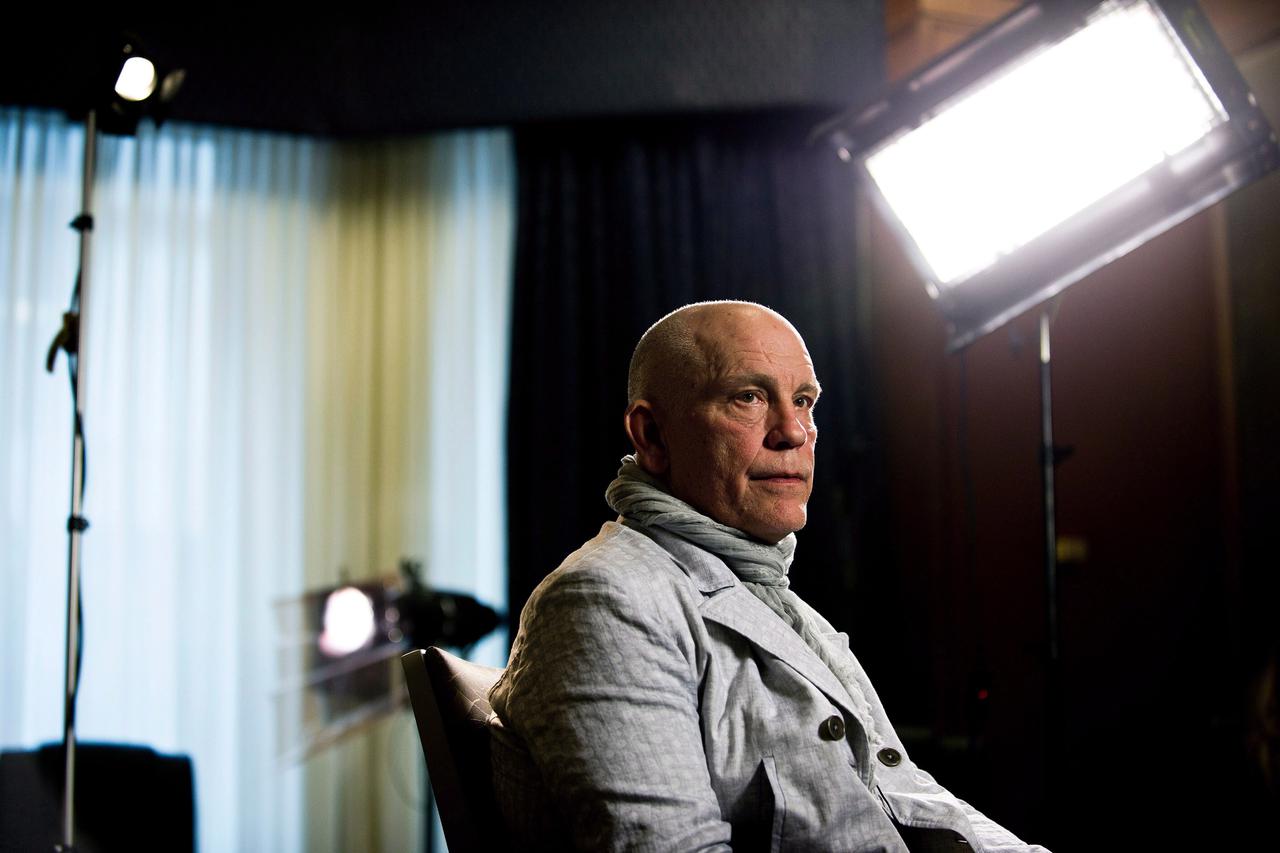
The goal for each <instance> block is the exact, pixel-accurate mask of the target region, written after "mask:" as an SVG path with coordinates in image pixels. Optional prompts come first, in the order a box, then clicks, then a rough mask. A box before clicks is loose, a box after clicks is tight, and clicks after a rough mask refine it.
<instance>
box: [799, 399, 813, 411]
mask: <svg viewBox="0 0 1280 853" xmlns="http://www.w3.org/2000/svg"><path fill="white" fill-rule="evenodd" d="M795 404H796V408H798V409H812V408H813V398H812V397H796V400H795Z"/></svg>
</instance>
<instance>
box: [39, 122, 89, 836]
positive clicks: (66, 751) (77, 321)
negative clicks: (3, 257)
mask: <svg viewBox="0 0 1280 853" xmlns="http://www.w3.org/2000/svg"><path fill="white" fill-rule="evenodd" d="M97 140H98V124H97V112H96V111H95V110H89V112H88V113H87V114H86V115H85V119H84V166H83V170H82V176H81V178H82V184H81V189H80V213H79V215H78V216H76V218H75V219H74V220H72V222H71V227H72V228H74V229H76V231H77V232H78V233H79V235H80V238H79V240H80V253H79V256H80V261H79V263H80V269H79V271H78V272H77V273H76V285H75V293H74V295H73V297H72V304H71V310H70V311H68V312H67V313H66V314H64V315H63V321H62V330H61V331H60V332H59V333H58V336H57V338H56V339H55V340H54V343H53V346H52V347H51V348H50V351H49V360H48V367H49V368H50V369H52V367H53V361H54V358H55V357H56V356H57V350H58V349H59V348H61V349H64V350H66V353H67V359H68V365H69V369H70V373H71V406H72V413H71V418H72V421H71V512H70V514H69V515H68V516H67V631H66V669H65V672H66V680H65V682H64V684H63V687H64V693H63V700H62V756H63V778H64V784H63V788H62V834H61V839H62V841H61V843H60V844H58V845H57V847H56V848H55V849H57V850H59V851H64V853H70V851H74V850H75V779H76V775H75V771H76V696H77V694H78V692H79V689H80V643H81V637H80V627H81V626H80V539H81V534H83V533H84V531H85V530H86V529H88V527H89V522H88V520H87V519H86V518H85V517H84V515H83V514H82V513H83V502H84V476H85V470H84V463H85V449H84V410H83V405H82V403H81V392H82V390H83V388H84V361H83V355H82V353H81V351H80V342H81V341H82V340H83V333H84V329H85V323H84V310H85V305H86V304H87V299H88V293H89V248H90V238H91V237H92V235H93V212H92V211H93V180H94V167H95V165H96V162H97Z"/></svg>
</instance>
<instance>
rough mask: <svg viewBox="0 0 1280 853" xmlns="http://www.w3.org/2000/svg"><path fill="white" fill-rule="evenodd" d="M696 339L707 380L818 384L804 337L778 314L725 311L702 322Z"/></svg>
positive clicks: (695, 335)
mask: <svg viewBox="0 0 1280 853" xmlns="http://www.w3.org/2000/svg"><path fill="white" fill-rule="evenodd" d="M694 341H695V343H696V345H697V349H698V350H699V352H700V353H701V355H702V364H701V365H698V367H700V368H701V371H700V372H701V373H702V374H703V376H702V378H703V379H704V380H706V381H719V380H724V379H727V378H730V377H735V376H741V377H744V378H745V377H756V378H762V377H770V378H772V379H774V381H780V382H784V383H793V384H797V385H799V384H810V385H813V386H816V385H817V378H816V376H815V375H814V371H813V361H812V359H811V358H810V357H809V351H808V349H807V348H806V347H805V345H804V340H803V339H802V338H801V337H800V335H799V333H798V332H796V331H795V329H794V328H793V327H792V326H791V324H790V323H788V322H786V321H785V320H784V319H782V318H781V317H779V316H777V315H774V314H771V313H765V312H763V311H759V312H745V311H742V312H732V313H729V312H726V314H724V315H722V316H720V317H715V318H712V321H711V322H707V323H705V324H701V325H700V327H699V328H697V329H696V330H695V332H694ZM690 367H693V366H692V365H690Z"/></svg>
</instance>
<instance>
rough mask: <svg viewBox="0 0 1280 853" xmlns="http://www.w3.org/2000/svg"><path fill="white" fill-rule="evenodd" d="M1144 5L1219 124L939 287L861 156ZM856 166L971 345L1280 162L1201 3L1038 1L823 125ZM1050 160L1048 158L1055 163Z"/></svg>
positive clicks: (954, 339) (958, 334) (954, 333)
mask: <svg viewBox="0 0 1280 853" xmlns="http://www.w3.org/2000/svg"><path fill="white" fill-rule="evenodd" d="M1138 4H1145V5H1149V6H1150V7H1152V9H1153V10H1154V11H1155V13H1156V14H1157V15H1158V16H1159V17H1160V19H1161V20H1162V22H1163V23H1164V25H1165V27H1166V28H1167V30H1168V32H1169V33H1170V34H1171V35H1172V36H1174V37H1175V38H1176V39H1177V41H1178V42H1179V43H1180V45H1181V48H1182V50H1183V51H1184V52H1185V55H1186V57H1187V58H1189V60H1190V61H1191V62H1192V63H1193V64H1194V66H1195V68H1196V70H1197V72H1198V74H1199V76H1200V78H1201V79H1202V80H1203V82H1205V83H1207V84H1208V87H1209V88H1210V89H1211V90H1212V92H1213V96H1214V97H1215V98H1216V99H1217V106H1220V108H1221V110H1222V111H1223V112H1224V113H1225V121H1221V122H1220V123H1218V124H1217V125H1216V126H1215V127H1213V128H1212V129H1211V130H1210V131H1209V133H1208V134H1207V135H1206V136H1204V137H1203V138H1202V139H1201V140H1200V141H1199V142H1197V143H1195V145H1193V146H1192V148H1191V149H1188V151H1186V152H1183V153H1181V154H1179V155H1178V156H1177V157H1175V158H1172V159H1166V160H1165V161H1164V162H1161V163H1159V164H1157V165H1156V166H1154V167H1153V168H1151V169H1149V170H1148V171H1146V172H1144V173H1143V174H1142V175H1140V176H1138V177H1137V178H1135V179H1134V180H1132V181H1130V182H1129V183H1127V184H1124V185H1122V186H1121V187H1120V188H1118V189H1117V190H1116V191H1114V192H1112V193H1110V194H1109V195H1107V196H1105V197H1103V198H1102V199H1101V200H1099V201H1097V202H1095V203H1093V204H1090V205H1088V206H1086V207H1085V208H1084V209H1082V210H1080V211H1079V212H1077V213H1075V214H1074V215H1072V216H1070V217H1068V218H1067V219H1066V220H1065V221H1063V222H1061V223H1060V224H1059V225H1057V226H1056V227H1054V228H1051V229H1050V230H1048V231H1047V232H1045V233H1044V234H1041V235H1040V236H1038V237H1035V238H1034V239H1031V240H1030V241H1028V242H1027V243H1025V244H1024V245H1022V246H1021V247H1019V248H1017V249H1014V250H1013V251H1011V252H1009V253H1008V254H1006V255H1003V256H1002V257H1000V258H999V259H998V260H997V261H996V262H995V263H994V264H993V265H991V266H989V267H987V268H985V269H982V270H981V271H978V272H975V273H973V274H972V275H969V276H967V277H966V278H964V279H963V281H962V282H961V283H959V284H955V285H952V286H947V283H946V282H945V281H943V280H941V279H940V278H939V277H938V276H937V275H936V274H935V272H934V270H933V268H932V267H931V266H930V264H929V263H928V262H927V261H926V259H925V257H924V254H923V252H922V251H921V249H920V247H919V246H918V245H917V244H916V242H915V240H914V239H913V237H912V236H911V234H910V233H909V231H908V230H907V228H906V226H905V225H904V224H903V222H902V221H901V220H900V219H899V218H898V216H897V215H896V214H895V212H894V210H893V208H892V207H891V205H890V204H889V202H888V200H887V199H886V198H885V197H884V195H883V194H882V193H881V192H880V189H879V187H878V186H877V184H876V182H875V180H873V178H872V176H871V173H870V172H869V170H868V168H867V159H868V158H869V157H871V156H873V155H874V154H875V153H876V152H877V151H879V150H880V149H881V148H882V147H883V146H884V145H885V144H886V143H887V142H889V141H891V140H894V139H896V138H899V137H901V136H902V135H903V134H905V133H907V132H909V131H911V130H913V129H915V128H917V127H919V126H920V125H922V124H923V123H925V122H926V121H928V120H929V119H931V118H932V117H934V116H935V115H937V114H938V113H939V112H940V111H941V110H943V109H945V107H946V106H947V105H948V104H951V103H954V102H955V101H956V100H958V99H960V98H963V97H964V96H965V95H966V94H967V93H970V92H973V91H975V90H977V89H979V88H980V87H982V86H983V85H984V84H985V83H987V82H988V81H990V80H991V79H992V78H995V77H998V76H999V75H1001V74H1002V73H1003V72H1004V71H1005V70H1006V69H1007V68H1009V67H1010V66H1012V65H1014V64H1016V63H1018V62H1019V61H1020V60H1022V59H1024V58H1025V57H1027V56H1028V55H1030V54H1033V53H1034V52H1036V51H1039V50H1043V49H1044V48H1045V47H1046V46H1049V45H1053V44H1056V43H1058V42H1061V41H1063V40H1065V39H1066V38H1068V37H1070V36H1071V35H1072V34H1074V33H1076V32H1078V31H1079V30H1081V29H1082V28H1083V27H1084V26H1085V25H1086V24H1087V23H1088V21H1089V20H1090V18H1091V17H1092V16H1095V15H1096V14H1097V13H1098V12H1099V11H1100V10H1105V9H1106V8H1108V7H1109V8H1113V9H1120V8H1125V7H1130V6H1134V5H1138ZM814 136H815V138H824V139H825V140H826V141H827V142H828V143H830V144H831V145H832V146H833V147H834V148H835V150H836V153H837V154H838V155H839V156H840V158H841V159H842V160H845V161H846V162H849V163H850V164H851V165H852V166H854V167H855V168H857V169H858V170H859V172H860V173H861V177H862V178H863V183H864V185H865V186H866V187H868V191H869V195H870V197H871V198H872V200H873V202H874V203H875V204H876V206H877V208H878V209H879V210H880V211H881V213H882V215H883V216H884V219H885V220H886V222H888V223H889V224H890V226H891V227H892V228H893V229H894V231H895V233H896V234H897V236H898V238H899V240H900V242H901V244H902V245H903V246H904V248H905V249H906V252H907V254H908V256H909V257H910V259H911V261H912V264H913V266H914V267H915V269H916V270H917V272H918V273H919V274H920V276H921V278H922V279H923V281H924V284H925V286H926V289H927V290H928V293H929V295H930V296H931V297H932V299H933V301H934V303H935V304H936V305H937V307H938V308H939V310H940V311H941V312H942V313H943V314H944V316H945V317H946V318H947V321H948V325H949V337H948V344H947V346H948V350H950V351H954V350H957V349H960V348H962V347H964V346H967V345H968V344H969V343H972V342H973V341H974V340H976V339H977V338H979V337H981V336H982V335H984V334H986V333H988V332H990V331H992V330H993V329H995V328H998V327H999V326H1001V325H1003V324H1004V323H1006V322H1008V321H1009V320H1011V319H1013V318H1014V317H1016V316H1017V315H1019V314H1021V313H1023V312H1024V311H1026V310H1027V309H1029V308H1031V307H1033V306H1035V305H1037V304H1039V303H1041V302H1043V301H1045V300H1047V299H1050V298H1052V297H1054V296H1056V295H1057V294H1058V293H1060V292H1061V291H1062V290H1063V289H1065V288H1066V287H1068V286H1070V285H1071V284H1073V283H1074V282H1076V281H1079V280H1080V279H1081V278H1083V277H1085V276H1086V275H1088V274H1089V273H1091V272H1093V271H1094V270H1096V269H1098V268H1099V267H1101V266H1104V265H1105V264H1107V263H1110V262H1111V261H1112V260H1115V259H1116V258H1117V257H1120V256H1121V255H1124V254H1126V253H1128V252H1130V251H1132V250H1133V249H1135V248H1137V247H1138V246H1140V245H1142V244H1143V243H1145V242H1147V241H1148V240H1150V239H1151V238H1152V237H1154V236H1156V235H1158V234H1160V233H1162V232H1164V231H1167V230H1168V229H1169V228H1172V227H1173V226H1174V225H1176V224H1178V223H1179V222H1182V221H1183V220H1185V219H1187V218H1189V217H1190V216H1192V215H1194V214H1195V213H1197V212H1199V211H1200V210H1203V209H1204V208H1206V207H1208V206H1209V205H1212V204H1213V203H1214V202H1216V201H1218V200H1220V199H1222V198H1224V197H1225V196H1227V195H1228V194H1230V193H1231V192H1233V191H1234V190H1236V189H1238V188H1240V187H1242V186H1244V185H1246V184H1248V183H1251V182H1252V181H1254V180H1256V179H1257V178H1259V177H1261V176H1262V175H1265V174H1266V173H1268V172H1270V171H1271V170H1273V169H1275V168H1276V167H1277V165H1278V164H1280V147H1277V144H1276V139H1275V136H1274V133H1273V132H1272V130H1271V127H1270V126H1269V125H1268V123H1267V121H1266V118H1265V117H1264V116H1263V115H1262V113H1261V111H1260V110H1259V109H1258V107H1257V103H1256V101H1255V99H1254V97H1253V95H1252V94H1251V93H1250V92H1249V89H1248V86H1247V85H1246V83H1245V82H1244V80H1243V78H1242V77H1241V76H1240V73H1239V71H1238V70H1237V69H1236V67H1235V64H1234V62H1233V61H1232V59H1231V57H1230V55H1229V54H1228V53H1227V51H1226V50H1225V49H1224V48H1223V46H1222V44H1221V42H1220V41H1219V40H1218V38H1217V36H1216V35H1215V34H1214V32H1213V30H1212V28H1211V27H1210V26H1209V23H1208V21H1207V20H1206V19H1205V17H1204V14H1203V12H1202V11H1201V10H1200V8H1199V7H1198V6H1197V5H1196V3H1194V2H1191V0H1089V1H1088V2H1085V1H1084V0H1039V2H1032V3H1028V4H1027V5H1025V6H1022V7H1020V8H1019V9H1017V10H1015V11H1014V12H1012V13H1010V14H1009V15H1006V16H1005V17H1004V18H1001V19H1000V20H999V21H997V22H995V23H994V24H993V25H992V26H990V27H989V28H987V29H986V30H984V31H983V32H982V33H980V34H978V35H977V36H976V37H974V38H973V39H971V40H970V41H968V42H966V43H964V44H962V45H960V46H959V47H957V48H955V49H953V50H952V51H950V52H948V53H947V54H945V55H944V56H942V57H941V58H939V59H938V60H936V61H935V62H933V63H931V64H930V65H928V66H927V67H925V68H924V69H923V70H921V71H919V72H917V73H916V74H914V75H912V76H910V77H908V78H906V79H904V80H903V81H901V82H900V83H898V84H896V85H895V86H894V87H892V88H891V89H889V90H888V91H887V93H886V94H884V95H883V96H881V97H879V98H877V99H875V100H874V101H873V102H872V103H871V104H870V105H868V106H866V107H863V108H860V109H856V110H852V111H850V112H848V113H845V114H843V115H841V116H838V117H836V118H835V119H833V120H832V121H830V122H828V123H826V124H824V125H822V126H821V127H819V128H818V129H817V130H816V131H815V133H814ZM1052 165H1053V164H1052V163H1051V162H1046V163H1045V166H1046V167H1050V168H1051V167H1052Z"/></svg>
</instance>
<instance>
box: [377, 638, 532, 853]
mask: <svg viewBox="0 0 1280 853" xmlns="http://www.w3.org/2000/svg"><path fill="white" fill-rule="evenodd" d="M400 663H401V665H402V666H403V667H404V674H405V683H406V685H407V686H408V688H409V701H410V703H411V704H412V705H413V716H414V718H415V719H416V720H417V722H418V736H419V737H420V738H421V740H422V751H423V754H424V755H425V756H426V759H427V774H428V776H429V777H430V779H431V790H432V792H433V793H434V794H435V798H436V805H437V806H438V807H439V809H440V823H441V825H442V826H443V827H444V837H445V841H447V842H448V844H449V850H450V851H451V853H467V851H477V853H481V851H483V853H489V851H493V850H506V849H508V848H509V843H508V840H507V837H506V833H505V831H504V829H503V823H502V816H501V814H500V813H499V811H498V804H497V802H496V801H495V799H494V796H493V779H492V777H491V775H490V770H489V717H490V716H491V715H492V713H493V710H492V709H491V708H490V707H489V699H488V693H489V688H490V687H492V686H493V684H494V682H496V681H497V680H498V676H500V675H501V674H502V670H501V669H498V668H496V667H492V666H482V665H480V664H476V663H471V662H470V661H465V660H463V659H462V658H459V657H455V656H454V655H451V654H449V653H448V652H446V651H443V650H441V649H438V648H435V647H434V646H432V647H430V648H427V649H417V650H415V651H412V652H409V653H408V654H406V655H403V656H402V657H401V658H400Z"/></svg>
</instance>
